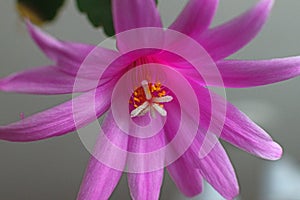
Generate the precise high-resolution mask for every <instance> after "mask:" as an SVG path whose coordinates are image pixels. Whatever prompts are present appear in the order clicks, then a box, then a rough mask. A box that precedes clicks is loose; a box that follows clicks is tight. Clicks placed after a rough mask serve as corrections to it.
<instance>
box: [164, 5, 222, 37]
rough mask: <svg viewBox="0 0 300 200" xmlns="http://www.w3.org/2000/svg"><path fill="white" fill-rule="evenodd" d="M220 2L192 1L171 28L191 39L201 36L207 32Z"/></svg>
mask: <svg viewBox="0 0 300 200" xmlns="http://www.w3.org/2000/svg"><path fill="white" fill-rule="evenodd" d="M218 3H219V0H191V1H189V2H188V3H187V5H186V6H185V8H184V10H183V11H182V12H181V13H180V15H179V16H178V17H177V19H176V21H174V23H173V24H172V25H171V26H170V27H169V28H170V29H173V30H176V31H179V32H181V33H184V34H186V35H189V36H191V37H193V36H198V35H200V34H201V33H202V32H203V31H204V30H206V29H207V28H208V27H209V25H210V23H211V21H212V19H213V17H214V15H215V11H216V8H217V6H218Z"/></svg>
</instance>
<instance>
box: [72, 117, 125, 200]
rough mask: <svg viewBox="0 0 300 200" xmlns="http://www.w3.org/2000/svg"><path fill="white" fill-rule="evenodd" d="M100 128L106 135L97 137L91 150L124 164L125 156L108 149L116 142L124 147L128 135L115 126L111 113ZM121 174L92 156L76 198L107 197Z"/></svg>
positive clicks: (78, 199)
mask: <svg viewBox="0 0 300 200" xmlns="http://www.w3.org/2000/svg"><path fill="white" fill-rule="evenodd" d="M102 129H103V131H104V132H105V133H106V136H104V135H101V137H99V138H98V140H97V143H96V147H95V149H94V152H93V153H94V155H95V156H97V155H98V154H104V155H105V156H107V158H109V159H112V160H115V159H118V162H119V163H120V162H123V164H124V166H125V163H126V157H123V156H121V155H118V154H117V151H109V149H110V148H109V147H110V146H111V145H112V144H116V145H119V147H120V148H122V149H126V148H127V139H128V136H127V135H126V134H123V132H122V131H121V130H120V129H119V128H118V127H117V126H116V124H115V123H114V121H113V118H112V115H111V114H108V116H107V117H106V118H105V120H104V123H103V125H102ZM103 137H108V138H109V142H107V141H106V140H103ZM121 175H122V171H119V170H116V169H113V168H110V167H108V166H106V165H105V163H101V162H100V161H98V160H97V159H96V158H95V157H93V156H92V157H91V160H90V162H89V165H88V167H87V169H86V173H85V176H84V179H83V181H82V185H81V187H80V191H79V194H78V197H77V200H86V199H88V200H98V199H109V197H110V196H111V194H112V192H113V190H114V189H115V187H116V185H117V184H118V182H119V180H120V177H121Z"/></svg>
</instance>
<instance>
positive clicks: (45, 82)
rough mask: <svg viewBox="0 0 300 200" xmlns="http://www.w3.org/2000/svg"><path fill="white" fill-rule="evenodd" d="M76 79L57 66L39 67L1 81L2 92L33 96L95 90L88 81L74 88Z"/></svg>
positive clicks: (0, 88)
mask: <svg viewBox="0 0 300 200" xmlns="http://www.w3.org/2000/svg"><path fill="white" fill-rule="evenodd" d="M74 81H75V77H74V76H73V75H70V74H67V73H65V72H63V71H61V70H59V69H58V67H56V66H46V67H38V68H33V69H29V70H25V71H23V72H19V73H15V74H12V75H9V76H7V77H5V78H3V79H0V90H1V91H6V92H20V93H31V94H67V93H72V92H83V91H87V90H90V89H93V86H94V85H93V84H90V85H89V80H88V79H83V80H82V81H81V83H84V85H83V84H81V85H80V86H78V87H76V88H74V90H75V89H76V90H77V91H73V87H74Z"/></svg>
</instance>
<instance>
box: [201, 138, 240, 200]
mask: <svg viewBox="0 0 300 200" xmlns="http://www.w3.org/2000/svg"><path fill="white" fill-rule="evenodd" d="M199 170H200V173H201V174H202V176H203V178H204V179H205V180H207V182H208V183H209V184H211V185H212V186H213V187H214V188H215V189H216V190H217V191H218V192H219V193H220V194H221V195H222V196H223V197H225V198H226V199H233V198H234V197H236V196H237V195H238V194H239V186H238V181H237V178H236V175H235V172H234V169H233V167H232V165H231V162H230V160H229V158H228V156H227V154H226V152H225V150H224V148H223V147H222V145H221V143H217V144H216V145H215V146H214V148H213V149H212V150H211V151H210V152H209V154H208V155H207V156H206V157H204V158H203V159H201V160H200V163H199Z"/></svg>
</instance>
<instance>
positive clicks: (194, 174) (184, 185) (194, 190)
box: [167, 157, 202, 197]
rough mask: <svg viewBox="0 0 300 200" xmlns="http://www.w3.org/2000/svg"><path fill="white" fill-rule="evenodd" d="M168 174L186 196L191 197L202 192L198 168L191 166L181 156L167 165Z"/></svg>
mask: <svg viewBox="0 0 300 200" xmlns="http://www.w3.org/2000/svg"><path fill="white" fill-rule="evenodd" d="M167 170H168V172H169V175H170V176H171V178H172V180H173V181H174V182H175V184H176V186H177V188H178V189H179V190H180V191H181V192H182V193H183V194H184V195H185V196H187V197H193V196H196V195H198V194H200V193H201V192H202V176H201V174H200V173H199V171H198V169H196V168H194V167H193V166H191V163H188V162H187V161H186V160H185V159H184V158H183V157H181V158H179V159H178V160H176V161H175V162H174V163H172V164H171V165H169V166H168V167H167Z"/></svg>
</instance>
